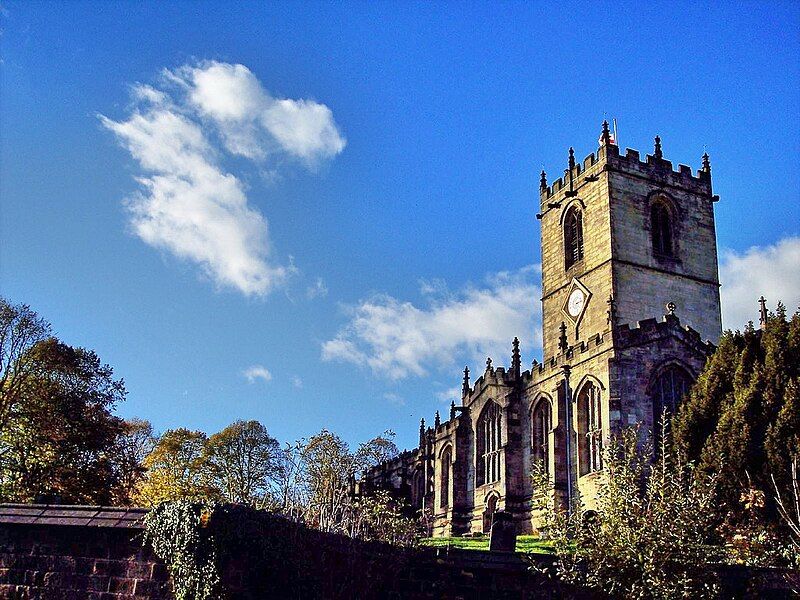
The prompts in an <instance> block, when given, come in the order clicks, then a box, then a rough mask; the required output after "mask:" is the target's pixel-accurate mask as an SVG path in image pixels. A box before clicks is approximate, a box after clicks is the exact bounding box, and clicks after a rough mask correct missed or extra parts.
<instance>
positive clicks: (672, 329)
mask: <svg viewBox="0 0 800 600" xmlns="http://www.w3.org/2000/svg"><path fill="white" fill-rule="evenodd" d="M668 335H672V336H676V337H677V338H678V339H680V340H681V341H682V342H683V343H685V344H686V345H687V346H689V347H691V348H692V349H694V350H696V351H698V352H700V353H703V354H711V353H712V352H713V351H714V349H715V346H714V344H712V343H711V342H709V341H707V340H706V341H704V340H703V338H702V336H701V335H700V334H699V333H698V332H697V331H695V330H694V329H692V328H691V327H688V326H684V325H681V322H680V319H679V318H678V317H677V316H676V315H674V314H668V315H664V317H663V319H662V320H661V321H659V320H657V319H645V320H643V321H637V323H636V326H634V327H631V326H630V325H628V324H625V325H621V326H619V327H616V328H615V330H614V342H615V345H616V346H617V347H618V348H620V349H623V348H630V347H632V346H642V345H645V344H652V343H654V342H657V341H658V340H660V339H663V338H664V337H665V336H668Z"/></svg>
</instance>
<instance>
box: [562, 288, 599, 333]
mask: <svg viewBox="0 0 800 600" xmlns="http://www.w3.org/2000/svg"><path fill="white" fill-rule="evenodd" d="M591 297H592V294H591V292H590V291H589V289H588V288H587V287H586V286H585V285H583V284H582V283H581V282H580V281H578V280H577V279H573V280H572V284H571V285H570V287H569V292H568V293H567V298H566V301H565V302H564V306H563V307H562V310H563V311H564V313H565V314H566V315H567V316H568V317H569V318H570V320H572V322H573V323H576V324H577V323H578V321H580V320H581V317H582V316H583V313H584V312H585V311H586V305H587V304H588V303H589V298H591Z"/></svg>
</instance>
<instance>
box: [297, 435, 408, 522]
mask: <svg viewBox="0 0 800 600" xmlns="http://www.w3.org/2000/svg"><path fill="white" fill-rule="evenodd" d="M393 438H394V433H393V432H391V431H387V432H385V433H384V434H383V435H380V436H378V437H376V438H373V439H372V440H370V441H368V442H366V443H364V444H361V445H360V446H359V447H358V449H357V450H356V451H355V452H352V451H351V450H350V447H349V445H348V444H347V442H345V441H344V440H343V439H342V438H340V437H339V436H338V435H336V434H334V433H331V432H330V431H328V430H327V429H323V430H322V431H320V432H319V433H318V434H316V435H314V436H312V437H311V438H309V439H308V441H307V442H306V443H305V444H303V446H302V448H301V457H302V461H303V471H304V474H305V477H304V479H305V484H306V486H307V489H308V505H307V507H306V511H305V513H306V514H305V518H306V520H307V521H309V522H310V523H312V524H313V525H314V526H315V527H317V528H318V529H321V530H322V531H331V532H337V533H345V534H347V535H351V536H354V535H355V534H356V530H357V529H358V526H357V524H358V521H359V515H358V514H357V513H358V507H357V506H356V505H355V504H354V499H353V493H352V492H353V485H354V483H355V477H356V475H357V474H360V473H362V472H363V471H365V470H366V469H368V468H369V467H371V466H373V465H375V464H377V463H378V462H381V461H383V460H386V459H388V458H391V457H392V456H395V455H396V454H397V447H396V446H395V444H394V442H393V441H392V440H393Z"/></svg>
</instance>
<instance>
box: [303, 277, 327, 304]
mask: <svg viewBox="0 0 800 600" xmlns="http://www.w3.org/2000/svg"><path fill="white" fill-rule="evenodd" d="M327 295H328V286H327V285H325V282H324V281H323V280H322V277H317V279H316V281H315V282H314V283H313V284H312V285H310V286H308V287H307V288H306V298H308V299H309V300H313V299H314V298H324V297H325V296H327Z"/></svg>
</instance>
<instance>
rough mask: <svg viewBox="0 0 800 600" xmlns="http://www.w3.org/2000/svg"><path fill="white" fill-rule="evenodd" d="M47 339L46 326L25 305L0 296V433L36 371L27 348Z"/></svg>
mask: <svg viewBox="0 0 800 600" xmlns="http://www.w3.org/2000/svg"><path fill="white" fill-rule="evenodd" d="M48 337H50V324H49V323H48V322H47V321H45V320H44V319H42V318H41V317H39V315H37V314H36V313H35V312H34V311H32V310H31V308H30V307H29V306H27V305H25V304H16V305H15V304H11V303H10V302H9V301H8V300H6V299H5V298H2V297H0V431H3V430H4V429H5V428H6V426H7V424H8V420H9V418H10V417H11V413H12V411H13V409H14V407H15V406H16V405H17V404H18V403H19V402H21V401H22V399H23V398H24V397H25V394H26V392H27V387H28V384H29V383H30V381H31V379H30V378H31V374H32V372H33V371H34V369H35V368H36V365H35V362H34V355H33V354H32V353H31V349H32V348H33V347H34V346H35V345H36V344H37V343H39V342H42V341H44V340H45V339H47V338H48Z"/></svg>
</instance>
